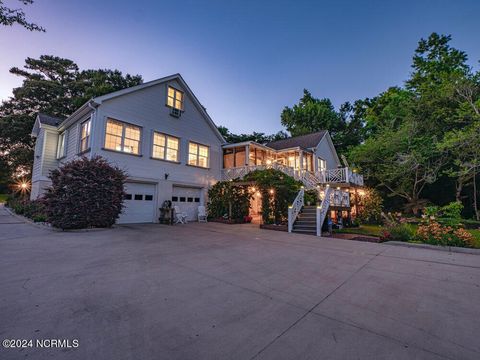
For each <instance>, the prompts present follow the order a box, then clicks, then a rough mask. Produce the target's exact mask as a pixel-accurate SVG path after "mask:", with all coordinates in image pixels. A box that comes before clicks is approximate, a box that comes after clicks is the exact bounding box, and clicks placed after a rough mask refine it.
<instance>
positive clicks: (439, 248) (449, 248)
mask: <svg viewBox="0 0 480 360" xmlns="http://www.w3.org/2000/svg"><path fill="white" fill-rule="evenodd" d="M382 244H386V245H394V246H404V247H412V248H420V249H429V250H437V251H446V252H455V253H462V254H471V255H480V249H471V248H462V247H456V246H439V245H430V244H416V243H408V242H402V241H387V242H384V243H382Z"/></svg>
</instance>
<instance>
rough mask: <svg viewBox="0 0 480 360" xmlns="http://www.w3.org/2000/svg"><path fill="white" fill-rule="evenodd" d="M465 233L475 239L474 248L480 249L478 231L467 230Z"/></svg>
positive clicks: (479, 232)
mask: <svg viewBox="0 0 480 360" xmlns="http://www.w3.org/2000/svg"><path fill="white" fill-rule="evenodd" d="M467 231H468V232H469V233H470V234H472V235H473V236H474V237H475V244H474V247H476V248H477V249H480V229H469V230H467Z"/></svg>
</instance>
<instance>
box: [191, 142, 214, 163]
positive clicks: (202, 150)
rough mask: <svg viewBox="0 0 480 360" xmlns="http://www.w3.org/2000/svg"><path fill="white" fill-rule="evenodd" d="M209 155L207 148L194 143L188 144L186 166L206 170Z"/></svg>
mask: <svg viewBox="0 0 480 360" xmlns="http://www.w3.org/2000/svg"><path fill="white" fill-rule="evenodd" d="M209 155H210V154H209V149H208V146H205V145H200V144H197V143H194V142H190V143H189V144H188V165H194V166H200V167H204V168H207V167H208V160H209V159H208V158H209Z"/></svg>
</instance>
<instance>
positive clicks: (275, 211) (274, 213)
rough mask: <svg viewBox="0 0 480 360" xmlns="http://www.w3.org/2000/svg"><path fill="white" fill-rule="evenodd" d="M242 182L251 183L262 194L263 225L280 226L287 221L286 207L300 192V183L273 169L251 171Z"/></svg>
mask: <svg viewBox="0 0 480 360" xmlns="http://www.w3.org/2000/svg"><path fill="white" fill-rule="evenodd" d="M244 180H245V181H253V182H254V183H255V185H256V186H257V187H258V188H259V192H260V193H261V194H262V220H263V222H264V223H265V224H273V223H275V224H281V223H284V222H285V221H286V220H287V219H288V206H289V205H291V204H292V202H293V200H295V197H296V196H297V194H298V192H299V191H300V187H301V185H302V183H301V182H300V181H297V180H295V179H294V178H293V177H291V176H288V175H286V174H284V173H283V172H281V171H279V170H275V169H267V170H256V171H252V172H251V173H249V174H248V175H246V176H245V177H244ZM272 192H273V193H272Z"/></svg>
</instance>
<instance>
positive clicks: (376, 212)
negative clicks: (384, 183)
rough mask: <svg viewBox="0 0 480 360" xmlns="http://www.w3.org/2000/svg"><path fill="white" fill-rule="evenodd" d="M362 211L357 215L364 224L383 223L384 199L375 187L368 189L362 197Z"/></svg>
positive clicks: (360, 202) (360, 200)
mask: <svg viewBox="0 0 480 360" xmlns="http://www.w3.org/2000/svg"><path fill="white" fill-rule="evenodd" d="M358 205H359V206H360V207H361V209H362V210H361V211H359V214H358V216H357V218H358V220H359V221H360V222H361V223H362V224H381V223H382V216H381V214H382V205H383V199H382V197H381V196H380V195H379V194H378V192H377V191H376V190H374V189H366V191H365V195H364V196H363V197H360V199H359V204H358Z"/></svg>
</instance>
